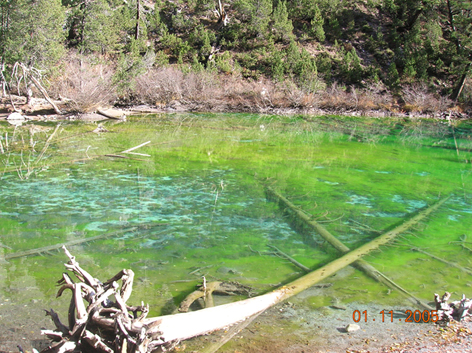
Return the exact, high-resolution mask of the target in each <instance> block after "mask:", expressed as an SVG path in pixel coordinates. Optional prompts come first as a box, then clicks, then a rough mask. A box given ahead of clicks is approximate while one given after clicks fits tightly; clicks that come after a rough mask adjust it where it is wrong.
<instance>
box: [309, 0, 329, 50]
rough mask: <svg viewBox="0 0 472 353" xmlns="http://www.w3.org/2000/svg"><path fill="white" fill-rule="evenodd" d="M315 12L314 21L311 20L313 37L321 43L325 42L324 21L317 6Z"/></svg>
mask: <svg viewBox="0 0 472 353" xmlns="http://www.w3.org/2000/svg"><path fill="white" fill-rule="evenodd" d="M313 12H314V13H313V19H312V20H311V32H312V35H313V37H314V38H315V39H316V40H318V41H319V42H324V41H325V38H326V37H325V32H324V29H323V25H324V19H323V16H321V11H320V9H319V7H318V5H317V4H315V6H314V10H313Z"/></svg>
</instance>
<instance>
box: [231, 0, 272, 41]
mask: <svg viewBox="0 0 472 353" xmlns="http://www.w3.org/2000/svg"><path fill="white" fill-rule="evenodd" d="M234 8H235V9H236V10H237V11H238V15H239V17H240V19H241V20H242V21H243V22H245V24H246V25H247V26H245V29H246V31H247V32H248V33H249V34H250V35H252V36H255V37H264V36H265V35H266V34H267V30H268V26H269V22H270V20H271V13H272V0H254V1H251V0H237V1H236V2H235V3H234Z"/></svg>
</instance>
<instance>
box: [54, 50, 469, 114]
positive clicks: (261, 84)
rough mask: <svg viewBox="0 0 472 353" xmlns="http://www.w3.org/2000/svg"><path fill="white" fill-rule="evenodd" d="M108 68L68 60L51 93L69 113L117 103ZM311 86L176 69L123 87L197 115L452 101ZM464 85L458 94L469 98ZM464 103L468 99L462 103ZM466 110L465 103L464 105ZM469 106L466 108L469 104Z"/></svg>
mask: <svg viewBox="0 0 472 353" xmlns="http://www.w3.org/2000/svg"><path fill="white" fill-rule="evenodd" d="M113 75H114V69H113V67H112V66H111V65H110V64H92V63H89V62H87V61H85V60H84V59H83V60H81V59H80V58H78V57H71V58H70V59H69V60H68V62H67V63H66V65H65V72H64V74H63V75H62V76H61V77H60V78H59V79H57V80H56V81H55V82H53V85H52V87H51V91H50V92H51V94H52V95H53V96H56V97H58V96H61V97H64V99H65V100H67V102H68V105H69V107H70V109H71V110H75V111H79V112H90V111H93V110H95V109H96V108H98V107H100V106H105V105H108V104H111V103H112V102H113V101H116V100H117V99H118V95H117V93H116V90H115V89H114V87H113V85H112V82H113ZM317 82H319V83H320V84H319V85H316V87H315V88H313V87H312V88H311V89H307V88H303V87H300V86H299V85H297V84H296V83H294V82H293V81H291V80H289V79H286V80H285V81H284V82H274V81H271V80H269V79H264V78H263V79H259V80H257V81H251V80H246V79H243V78H242V77H240V76H238V75H237V73H234V74H231V73H228V74H221V73H220V74H218V73H215V72H209V71H200V72H183V71H182V70H180V69H179V68H178V66H166V67H158V68H156V67H152V68H150V69H148V70H147V71H146V73H144V74H141V75H139V76H138V77H136V78H135V79H134V81H133V84H131V83H130V84H129V87H128V91H127V92H128V93H127V98H126V99H125V100H126V102H128V103H130V104H136V103H144V104H148V105H151V106H157V107H166V106H172V105H173V104H174V103H172V104H171V102H173V101H178V102H180V103H181V104H184V105H186V108H189V109H192V110H200V111H246V112H269V111H280V110H283V109H288V110H291V109H297V110H303V111H310V110H313V109H323V110H326V111H331V112H341V113H342V112H346V111H351V112H352V111H356V112H361V113H369V112H372V111H382V112H390V113H401V112H404V111H407V112H414V113H431V112H438V111H445V110H450V109H451V107H452V106H453V105H452V103H451V102H450V101H449V100H448V99H446V98H444V97H441V96H439V95H438V94H436V93H431V92H430V91H428V87H427V86H426V85H424V84H419V83H417V84H413V85H411V86H409V87H405V88H404V89H403V91H402V99H403V101H404V105H403V106H399V105H398V104H397V103H396V101H395V99H394V98H393V96H392V94H391V93H390V92H389V91H388V89H387V88H386V87H385V86H383V85H382V84H372V85H371V86H370V87H367V88H362V89H359V88H355V87H344V86H340V85H339V84H337V83H333V84H332V85H331V86H329V87H325V85H324V83H323V82H322V81H317ZM471 92H472V89H471V86H470V85H468V86H467V87H466V88H465V90H464V94H463V96H466V97H468V98H470V96H472V93H471ZM468 102H469V104H470V99H469V100H468ZM466 106H467V104H466ZM469 106H470V105H469Z"/></svg>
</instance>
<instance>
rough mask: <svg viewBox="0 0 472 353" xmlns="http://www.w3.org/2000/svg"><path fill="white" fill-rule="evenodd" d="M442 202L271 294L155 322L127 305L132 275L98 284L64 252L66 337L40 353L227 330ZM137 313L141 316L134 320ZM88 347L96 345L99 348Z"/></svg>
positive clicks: (146, 346)
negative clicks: (67, 296) (68, 294)
mask: <svg viewBox="0 0 472 353" xmlns="http://www.w3.org/2000/svg"><path fill="white" fill-rule="evenodd" d="M444 201H445V200H441V201H439V202H437V203H436V204H434V205H433V206H431V207H428V208H427V209H425V210H423V211H422V212H420V213H418V214H417V215H416V216H414V217H412V218H411V219H409V220H407V221H406V222H404V223H403V224H401V225H399V226H398V227H396V228H394V229H392V230H390V231H388V232H387V233H385V234H383V235H381V236H379V237H378V238H376V239H374V240H372V241H371V242H369V243H367V244H365V245H363V246H361V247H359V248H357V249H355V250H353V251H350V252H349V253H347V254H345V255H344V256H342V257H340V258H338V259H336V260H334V261H332V262H331V263H329V264H327V265H325V266H323V267H321V268H319V269H317V270H315V271H313V272H311V273H309V274H307V275H305V276H303V277H301V278H299V279H297V280H295V281H292V282H290V283H288V284H287V285H285V286H282V287H281V288H278V289H277V290H275V291H273V292H270V293H267V294H263V295H260V296H258V297H254V298H249V299H246V300H242V301H238V302H235V303H230V304H225V305H220V306H217V307H211V308H207V309H203V310H200V311H194V312H188V313H182V314H176V315H167V316H160V317H155V318H146V315H147V312H148V309H147V310H146V307H144V305H141V306H137V307H130V306H128V305H126V300H127V299H128V298H129V295H130V292H131V286H132V279H133V277H134V273H133V271H131V270H123V271H121V272H120V273H118V274H117V275H116V276H114V277H113V278H111V279H110V280H109V281H107V282H105V283H104V284H102V283H101V282H100V281H98V280H97V279H95V278H94V277H93V276H91V275H90V274H89V273H88V272H86V271H85V270H83V269H82V268H80V266H79V264H78V263H77V262H76V261H75V257H73V256H72V255H71V254H70V253H69V252H68V251H67V249H66V248H65V247H64V250H65V252H66V254H67V256H68V257H69V259H70V261H69V263H68V264H66V267H67V268H68V269H69V270H71V271H73V272H74V273H75V274H76V276H77V278H79V280H80V281H81V282H80V283H74V282H73V281H72V280H71V279H70V278H69V276H67V275H64V276H63V281H62V284H63V286H62V287H61V289H60V290H59V293H58V295H60V294H62V292H63V291H64V290H65V289H71V290H72V293H73V298H72V300H71V307H70V311H71V312H70V313H69V315H70V320H69V330H70V334H67V332H66V334H65V335H64V329H63V327H62V325H59V324H56V325H57V326H59V327H58V328H57V330H58V334H57V335H51V337H54V338H55V339H57V337H58V335H60V337H62V339H61V340H60V341H59V342H57V343H55V344H54V345H52V346H50V347H48V348H46V349H45V350H43V352H58V351H61V352H62V353H64V352H72V351H73V350H75V349H83V347H82V345H87V347H85V349H89V350H90V349H91V350H92V351H96V352H108V351H109V350H111V349H113V350H114V351H115V352H136V351H138V352H152V351H154V350H156V349H157V348H159V347H161V348H163V349H165V347H168V346H171V345H172V344H173V343H175V342H178V341H181V340H185V339H188V338H192V337H196V336H200V335H203V334H206V333H209V332H212V331H215V330H219V329H222V328H226V327H228V326H230V325H233V324H236V323H238V322H241V321H244V320H246V319H247V318H250V317H252V316H253V315H257V314H259V313H261V312H263V311H265V310H266V309H268V308H270V307H271V306H273V305H275V304H277V303H279V302H281V301H283V300H285V299H288V298H290V297H292V296H294V295H296V294H298V293H300V292H302V291H303V290H305V289H307V288H310V287H312V286H313V285H314V284H316V283H317V282H319V281H321V280H323V279H325V278H327V277H329V276H331V275H332V274H334V273H335V272H337V271H339V270H340V269H342V268H344V267H346V266H348V265H350V264H352V263H353V262H355V261H357V260H359V259H360V258H361V257H362V256H364V255H366V254H368V253H369V252H371V251H373V250H376V249H378V248H379V246H381V245H384V244H386V243H388V242H389V241H391V240H392V239H394V238H395V237H396V236H397V235H399V234H400V233H401V232H404V231H406V230H407V229H409V228H410V227H411V226H413V225H414V224H416V223H417V222H419V221H420V220H422V219H424V217H426V216H427V215H429V214H430V213H431V212H433V211H434V210H435V209H437V208H438V207H439V206H440V205H441V204H442V203H443V202H444ZM120 279H121V280H122V281H123V284H122V286H121V289H120V290H119V289H118V287H119V286H118V284H117V283H116V281H117V280H120ZM110 296H114V297H115V300H116V301H115V302H112V301H111V300H109V299H108V297H110ZM83 299H85V300H86V301H88V303H89V306H88V307H87V308H85V306H84V303H83ZM74 311H75V314H74ZM139 312H141V314H140V315H139V316H138V313H139ZM75 316H76V317H75ZM57 321H59V320H57ZM61 328H62V330H61ZM87 342H100V345H102V346H100V345H95V343H87Z"/></svg>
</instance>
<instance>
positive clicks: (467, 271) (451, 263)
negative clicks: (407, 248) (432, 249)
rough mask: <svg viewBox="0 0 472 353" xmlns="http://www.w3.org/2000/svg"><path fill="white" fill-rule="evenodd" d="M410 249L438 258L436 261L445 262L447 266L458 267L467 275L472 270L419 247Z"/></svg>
mask: <svg viewBox="0 0 472 353" xmlns="http://www.w3.org/2000/svg"><path fill="white" fill-rule="evenodd" d="M411 251H417V252H419V253H422V254H424V255H427V256H429V257H431V258H433V259H435V260H438V261H440V262H442V263H445V264H446V265H449V266H452V267H455V268H458V269H459V270H461V271H463V272H465V273H468V274H469V275H472V271H471V270H469V269H467V268H465V267H462V266H459V265H458V264H456V263H454V262H450V261H447V260H444V259H442V258H440V257H438V256H436V255H433V254H430V253H429V252H426V251H424V250H422V249H420V248H411Z"/></svg>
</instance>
